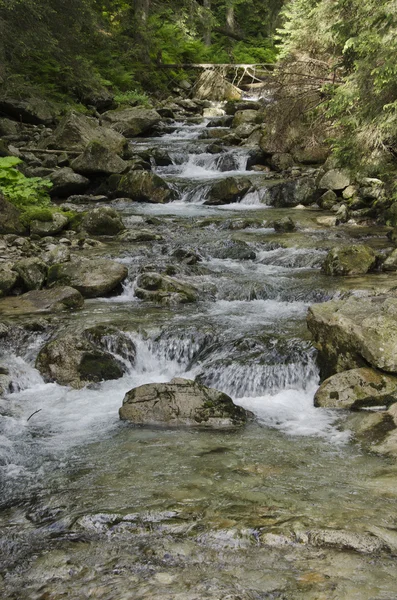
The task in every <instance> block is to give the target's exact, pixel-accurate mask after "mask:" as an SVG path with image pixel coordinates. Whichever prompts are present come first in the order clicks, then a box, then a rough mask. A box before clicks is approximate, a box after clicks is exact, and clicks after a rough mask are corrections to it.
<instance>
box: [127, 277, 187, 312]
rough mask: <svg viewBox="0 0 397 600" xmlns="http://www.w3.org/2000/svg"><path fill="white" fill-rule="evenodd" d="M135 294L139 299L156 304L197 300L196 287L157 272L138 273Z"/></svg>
mask: <svg viewBox="0 0 397 600" xmlns="http://www.w3.org/2000/svg"><path fill="white" fill-rule="evenodd" d="M135 295H136V296H137V298H139V299H140V300H148V301H149V302H156V303H157V304H171V305H172V304H187V303H189V302H196V300H197V290H196V288H194V287H193V286H191V285H188V284H187V283H183V282H181V281H178V280H177V279H174V278H173V277H169V276H168V275H160V274H159V273H142V275H139V277H138V279H137V283H136V288H135Z"/></svg>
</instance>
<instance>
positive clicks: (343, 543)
mask: <svg viewBox="0 0 397 600" xmlns="http://www.w3.org/2000/svg"><path fill="white" fill-rule="evenodd" d="M305 538H306V539H307V542H308V543H309V544H310V545H312V546H317V547H320V548H336V549H339V550H354V551H355V552H360V553H363V554H373V553H375V552H379V551H380V550H382V549H384V543H383V542H382V541H381V540H379V539H378V538H377V537H375V536H372V535H368V534H365V533H356V532H354V531H345V530H343V529H312V530H310V531H308V532H305V534H303V539H305ZM306 539H305V541H306ZM298 541H300V540H299V535H298Z"/></svg>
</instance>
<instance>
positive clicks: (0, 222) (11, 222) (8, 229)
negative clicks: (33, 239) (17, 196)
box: [0, 193, 26, 235]
mask: <svg viewBox="0 0 397 600" xmlns="http://www.w3.org/2000/svg"><path fill="white" fill-rule="evenodd" d="M4 233H15V234H16V235H24V234H25V233H26V227H25V226H24V225H23V224H22V223H21V213H20V211H19V210H18V209H17V208H15V206H14V205H13V204H11V202H8V200H6V199H5V198H4V196H3V195H2V194H1V193H0V234H4Z"/></svg>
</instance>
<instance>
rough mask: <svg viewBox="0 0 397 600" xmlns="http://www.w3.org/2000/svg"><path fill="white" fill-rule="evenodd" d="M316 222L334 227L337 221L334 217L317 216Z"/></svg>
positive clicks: (323, 225)
mask: <svg viewBox="0 0 397 600" xmlns="http://www.w3.org/2000/svg"><path fill="white" fill-rule="evenodd" d="M316 223H318V224H319V225H321V226H322V227H335V225H336V223H337V218H336V217H317V219H316Z"/></svg>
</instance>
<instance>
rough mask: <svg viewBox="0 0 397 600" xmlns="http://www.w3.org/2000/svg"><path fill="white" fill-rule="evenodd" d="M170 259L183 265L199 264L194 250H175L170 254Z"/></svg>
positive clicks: (199, 259) (198, 258)
mask: <svg viewBox="0 0 397 600" xmlns="http://www.w3.org/2000/svg"><path fill="white" fill-rule="evenodd" d="M172 258H175V259H176V260H177V261H178V262H181V263H183V264H185V265H196V264H197V263H198V262H201V258H200V256H199V255H198V254H197V253H196V252H195V251H194V250H192V249H188V248H177V249H176V250H174V252H173V253H172Z"/></svg>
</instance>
